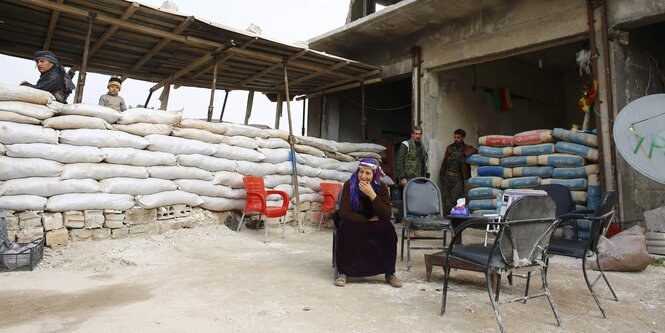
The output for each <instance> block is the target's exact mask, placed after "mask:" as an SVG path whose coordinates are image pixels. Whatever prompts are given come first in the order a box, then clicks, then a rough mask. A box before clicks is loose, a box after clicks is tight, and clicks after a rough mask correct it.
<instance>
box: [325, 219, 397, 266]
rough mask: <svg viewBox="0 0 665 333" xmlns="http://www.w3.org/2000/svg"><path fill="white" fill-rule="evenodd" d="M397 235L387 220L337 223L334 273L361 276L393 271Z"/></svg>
mask: <svg viewBox="0 0 665 333" xmlns="http://www.w3.org/2000/svg"><path fill="white" fill-rule="evenodd" d="M396 259H397V234H396V233H395V227H394V226H393V224H392V223H390V220H385V221H377V222H367V223H360V222H348V221H339V223H338V226H337V256H336V260H337V270H338V271H339V273H341V274H346V275H347V276H354V277H362V276H372V275H377V274H384V273H394V272H395V260H396Z"/></svg>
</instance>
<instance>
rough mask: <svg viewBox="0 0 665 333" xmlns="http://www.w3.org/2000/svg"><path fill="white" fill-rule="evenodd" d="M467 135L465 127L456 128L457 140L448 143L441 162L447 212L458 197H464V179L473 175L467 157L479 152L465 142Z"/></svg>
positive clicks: (454, 134)
mask: <svg viewBox="0 0 665 333" xmlns="http://www.w3.org/2000/svg"><path fill="white" fill-rule="evenodd" d="M465 137H466V132H465V131H464V130H463V129H456V130H455V132H454V133H453V138H454V140H455V142H453V143H452V144H450V145H448V147H447V148H446V153H445V155H444V156H443V161H442V162H441V170H440V171H439V178H440V179H441V183H442V186H441V195H442V197H443V209H444V210H443V212H444V213H446V214H449V213H450V210H452V209H453V207H455V204H456V202H457V199H459V198H463V197H464V181H465V180H467V179H469V177H471V167H470V166H469V165H468V164H467V163H466V158H467V157H469V156H471V155H473V154H476V153H477V152H478V150H477V149H476V148H474V147H473V146H470V145H467V144H466V143H464V138H465Z"/></svg>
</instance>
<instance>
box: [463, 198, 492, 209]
mask: <svg viewBox="0 0 665 333" xmlns="http://www.w3.org/2000/svg"><path fill="white" fill-rule="evenodd" d="M496 204H497V199H476V200H469V205H468V206H469V209H470V210H478V209H486V210H492V209H494V210H495V211H496Z"/></svg>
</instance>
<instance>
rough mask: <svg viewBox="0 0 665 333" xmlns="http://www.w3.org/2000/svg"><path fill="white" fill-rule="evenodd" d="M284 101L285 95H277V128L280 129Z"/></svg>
mask: <svg viewBox="0 0 665 333" xmlns="http://www.w3.org/2000/svg"><path fill="white" fill-rule="evenodd" d="M283 102H284V95H282V94H278V95H277V109H276V110H275V127H274V128H275V129H279V120H280V119H281V118H282V104H283Z"/></svg>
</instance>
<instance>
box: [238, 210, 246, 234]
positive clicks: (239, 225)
mask: <svg viewBox="0 0 665 333" xmlns="http://www.w3.org/2000/svg"><path fill="white" fill-rule="evenodd" d="M244 218H245V212H242V216H241V217H240V222H238V229H236V231H240V227H241V226H242V220H243V219H244Z"/></svg>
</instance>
